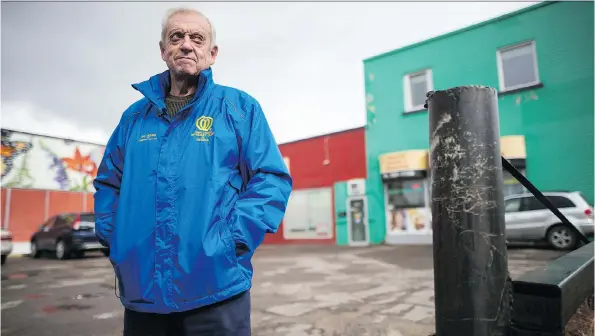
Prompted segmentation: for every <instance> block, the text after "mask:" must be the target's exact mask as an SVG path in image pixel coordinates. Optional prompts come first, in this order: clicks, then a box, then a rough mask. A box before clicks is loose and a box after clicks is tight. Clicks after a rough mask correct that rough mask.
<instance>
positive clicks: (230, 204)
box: [93, 69, 292, 313]
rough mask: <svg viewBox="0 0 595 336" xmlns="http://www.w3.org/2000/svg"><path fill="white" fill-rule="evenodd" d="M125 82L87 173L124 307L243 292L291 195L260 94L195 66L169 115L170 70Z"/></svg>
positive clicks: (207, 300) (182, 305)
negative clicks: (188, 89)
mask: <svg viewBox="0 0 595 336" xmlns="http://www.w3.org/2000/svg"><path fill="white" fill-rule="evenodd" d="M133 87H134V88H135V89H136V90H138V91H139V92H140V93H142V94H143V95H144V98H143V99H141V100H139V101H137V102H136V103H134V104H132V105H131V106H130V107H129V108H128V109H127V110H126V111H125V112H124V114H123V115H122V118H121V120H120V122H119V124H118V126H117V127H116V129H115V131H114V132H113V134H112V135H111V137H110V139H109V141H108V143H107V146H106V149H105V154H104V157H103V160H102V161H101V164H100V165H99V171H98V174H97V178H96V179H95V181H94V183H93V184H94V186H95V188H96V190H97V191H96V193H95V215H96V235H97V237H98V239H99V241H100V242H101V243H102V244H103V245H104V246H107V247H109V248H110V257H109V258H110V261H111V263H112V264H113V266H114V269H115V272H116V276H117V278H118V282H119V289H120V300H121V301H122V304H123V305H124V306H125V307H126V308H129V309H131V310H135V311H139V312H153V313H171V312H179V311H185V310H190V309H194V308H198V307H201V306H204V305H208V304H212V303H215V302H219V301H222V300H225V299H227V298H230V297H232V296H234V295H236V294H239V293H241V292H243V291H246V290H248V289H249V288H250V287H251V282H252V280H251V279H252V265H251V257H252V255H253V254H254V251H255V250H256V248H257V247H258V246H259V245H260V244H261V242H262V241H263V239H264V235H265V233H274V232H276V231H277V229H278V227H279V225H280V223H281V220H282V217H283V215H284V212H285V208H286V205H287V201H288V198H289V195H290V193H291V188H292V179H291V177H290V176H289V172H288V170H287V167H286V166H285V164H284V162H283V159H282V157H281V153H280V152H279V148H278V146H277V143H276V142H275V139H274V138H273V135H272V133H271V130H270V129H269V126H268V123H267V121H266V119H265V116H264V114H263V112H262V110H261V108H260V105H259V104H258V102H257V101H256V100H255V99H254V98H252V97H251V96H249V95H248V94H246V93H245V92H242V91H240V90H237V89H233V88H229V87H225V86H221V85H217V84H215V83H214V82H213V80H212V73H211V69H208V70H205V71H202V72H201V74H200V76H199V87H198V90H197V92H196V94H195V96H194V98H193V99H192V100H191V101H190V103H189V104H188V105H187V106H186V107H184V108H183V109H182V110H180V111H179V112H178V113H177V114H176V115H175V117H173V118H170V117H169V116H168V115H167V113H166V107H165V95H166V90H167V88H168V87H169V72H168V71H166V72H163V73H161V74H158V75H156V76H153V77H151V78H150V79H149V80H148V81H145V82H142V83H139V84H134V85H133Z"/></svg>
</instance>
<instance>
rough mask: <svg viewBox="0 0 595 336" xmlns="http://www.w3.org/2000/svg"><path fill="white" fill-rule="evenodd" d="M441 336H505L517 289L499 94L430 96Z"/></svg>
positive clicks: (475, 90) (467, 91) (483, 90)
mask: <svg viewBox="0 0 595 336" xmlns="http://www.w3.org/2000/svg"><path fill="white" fill-rule="evenodd" d="M428 111H429V118H430V160H431V163H430V166H431V180H432V188H431V191H432V196H431V201H432V222H433V224H432V227H433V242H434V291H435V304H436V336H498V335H506V333H507V329H508V326H509V324H510V306H511V298H512V287H511V283H510V278H509V277H508V255H507V251H506V237H505V226H504V207H503V203H504V200H503V197H504V196H503V187H504V186H503V180H502V163H501V160H500V130H499V120H498V102H497V93H496V91H495V90H494V89H492V88H488V87H481V86H464V87H456V88H452V89H448V90H445V91H435V92H432V93H430V94H429V95H428Z"/></svg>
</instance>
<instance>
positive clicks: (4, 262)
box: [0, 254, 8, 265]
mask: <svg viewBox="0 0 595 336" xmlns="http://www.w3.org/2000/svg"><path fill="white" fill-rule="evenodd" d="M7 258H8V255H7V254H3V255H2V259H1V260H0V261H1V262H2V265H4V264H6V259H7Z"/></svg>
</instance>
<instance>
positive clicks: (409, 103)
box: [403, 68, 434, 113]
mask: <svg viewBox="0 0 595 336" xmlns="http://www.w3.org/2000/svg"><path fill="white" fill-rule="evenodd" d="M418 75H425V77H426V93H427V92H429V91H433V90H434V80H433V74H432V69H429V68H428V69H423V70H420V71H416V72H412V73H408V74H406V75H404V76H403V97H404V98H405V99H404V103H405V113H410V112H416V111H422V110H425V108H424V104H423V103H422V104H421V105H418V106H413V97H412V96H411V94H412V92H411V77H414V76H418Z"/></svg>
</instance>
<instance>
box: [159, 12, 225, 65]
mask: <svg viewBox="0 0 595 336" xmlns="http://www.w3.org/2000/svg"><path fill="white" fill-rule="evenodd" d="M211 42H212V41H211V27H210V25H209V22H208V21H207V20H206V19H205V18H204V17H202V16H201V15H198V14H195V13H178V14H175V15H174V16H172V17H171V18H170V19H169V23H168V25H167V30H166V32H165V38H164V40H163V41H161V42H159V47H160V49H161V58H162V59H163V60H164V61H165V63H166V64H167V67H168V68H169V70H170V71H171V72H173V73H174V74H176V75H181V76H196V75H198V74H199V73H200V72H201V71H202V70H205V69H208V68H209V67H210V66H211V65H213V64H214V63H215V59H216V58H217V52H218V50H217V47H212V46H211Z"/></svg>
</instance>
